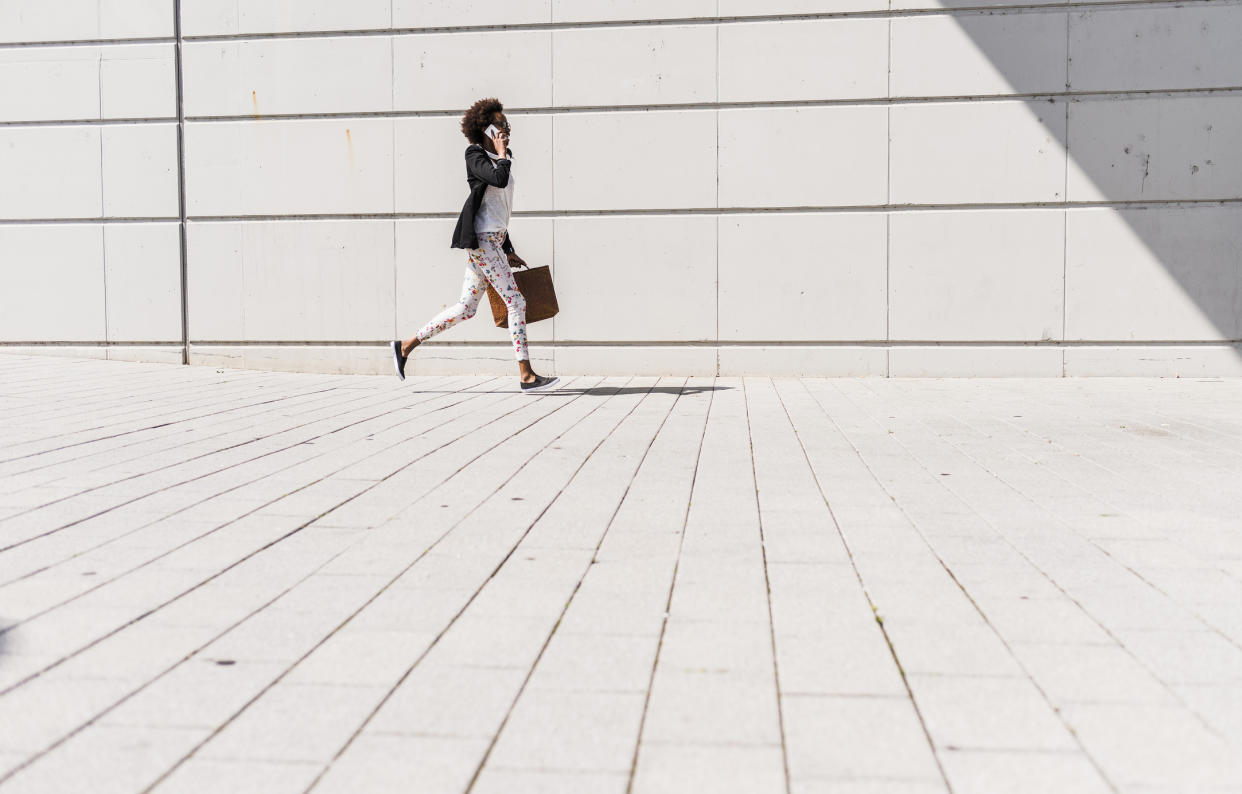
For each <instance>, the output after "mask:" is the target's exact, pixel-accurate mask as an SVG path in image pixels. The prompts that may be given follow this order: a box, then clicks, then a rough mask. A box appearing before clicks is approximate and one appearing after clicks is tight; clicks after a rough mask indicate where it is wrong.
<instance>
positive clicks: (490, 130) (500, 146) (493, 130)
mask: <svg viewBox="0 0 1242 794" xmlns="http://www.w3.org/2000/svg"><path fill="white" fill-rule="evenodd" d="M483 133H484V134H485V135H487V137H489V138H491V139H492V143H493V144H494V145H495V147H496V154H499V155H502V156H503V155H504V153H505V151H506V143H507V142H506V141H505V139H504V137H503V136H502V133H501V131H500V128H499V127H497V126H496V125H495V124H489V125H488V126H487V129H485V130H483Z"/></svg>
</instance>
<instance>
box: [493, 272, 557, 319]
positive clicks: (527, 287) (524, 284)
mask: <svg viewBox="0 0 1242 794" xmlns="http://www.w3.org/2000/svg"><path fill="white" fill-rule="evenodd" d="M513 280H514V281H516V282H517V288H518V292H520V293H522V297H524V298H526V324H527V325H530V324H531V323H537V322H539V321H540V320H546V319H548V318H549V317H553V316H555V315H556V313H557V312H558V311H560V307H558V306H557V305H556V290H555V289H553V288H552V269H551V268H549V267H548V266H546V265H545V266H543V267H528V268H523V269H521V270H514V271H513ZM487 300H488V301H489V302H490V303H491V304H492V319H493V320H495V321H496V325H498V326H499V327H501V328H508V327H509V307H508V306H506V305H505V299H504V298H502V297H500V293H498V292H496V290H494V289H492V285H491V284H490V283H489V284H488V285H487Z"/></svg>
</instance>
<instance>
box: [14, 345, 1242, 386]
mask: <svg viewBox="0 0 1242 794" xmlns="http://www.w3.org/2000/svg"><path fill="white" fill-rule="evenodd" d="M531 352H532V363H533V364H534V367H535V369H536V370H537V371H539V372H542V373H547V374H557V375H566V374H568V375H707V376H711V375H721V376H727V377H735V376H742V375H761V376H767V377H886V376H887V377H897V378H920V377H930V378H950V377H989V378H990V377H1024V378H1040V377H1049V378H1055V377H1064V376H1069V377H1090V376H1106V377H1115V376H1138V377H1242V343H1221V344H1218V345H1203V344H1199V345H1149V346H1140V345H1112V346H1109V345H1090V346H1064V347H1062V346H1056V345H1039V346H1032V345H980V346H966V345H953V346H939V345H897V346H892V347H881V346H876V345H857V346H849V345H820V346H814V345H773V346H757V345H719V346H710V345H704V346H686V347H675V346H667V345H649V346H648V345H625V346H616V347H609V346H577V345H573V346H556V345H549V344H540V345H534V346H532V351H531ZM0 353H11V354H19V355H34V356H63V357H69V358H94V359H112V360H115V361H146V362H156V363H166V364H179V363H181V348H180V346H176V345H98V346H92V345H29V346H24V345H23V346H17V345H12V346H10V345H4V346H0ZM190 363H191V364H194V365H197V366H207V367H220V368H228V369H258V370H269V371H277V372H310V373H318V374H343V375H389V374H391V373H392V359H391V358H390V356H389V353H388V349H387V348H386V347H381V346H377V345H191V346H190ZM514 369H515V364H514V359H513V354H512V350H511V348H510V347H509V346H508V345H507V344H497V345H437V344H435V343H434V342H432V343H428V344H427V345H426V346H424V347H420V348H419V349H418V351H417V352H416V353H415V355H414V357H413V358H412V359H411V361H410V364H409V365H407V369H406V372H407V374H411V375H509V374H512V373H513V372H514Z"/></svg>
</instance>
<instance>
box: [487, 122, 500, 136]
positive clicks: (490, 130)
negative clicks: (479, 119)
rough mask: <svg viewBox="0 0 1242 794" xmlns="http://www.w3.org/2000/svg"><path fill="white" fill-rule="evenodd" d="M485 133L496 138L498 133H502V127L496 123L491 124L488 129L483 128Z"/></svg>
mask: <svg viewBox="0 0 1242 794" xmlns="http://www.w3.org/2000/svg"><path fill="white" fill-rule="evenodd" d="M483 133H484V134H485V135H487V137H489V138H495V137H496V136H497V135H499V134H500V128H499V127H497V126H496V125H495V124H489V125H488V126H487V129H485V130H483Z"/></svg>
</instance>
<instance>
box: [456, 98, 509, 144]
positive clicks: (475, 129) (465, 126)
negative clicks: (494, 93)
mask: <svg viewBox="0 0 1242 794" xmlns="http://www.w3.org/2000/svg"><path fill="white" fill-rule="evenodd" d="M504 109H505V106H504V105H502V104H500V100H499V99H497V98H496V97H488V98H487V99H480V100H479V101H478V102H475V103H474V104H473V105H471V106H470V109H469V110H467V111H466V113H465V115H463V116H462V117H461V134H462V135H465V136H466V139H467V140H469V141H470V142H471V143H477V144H478V145H480V146H482V145H483V130H485V129H487V127H488V125H489V124H491V123H492V121H493V120H494V119H495V118H496V114H497V113H501V112H503V111H504Z"/></svg>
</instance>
